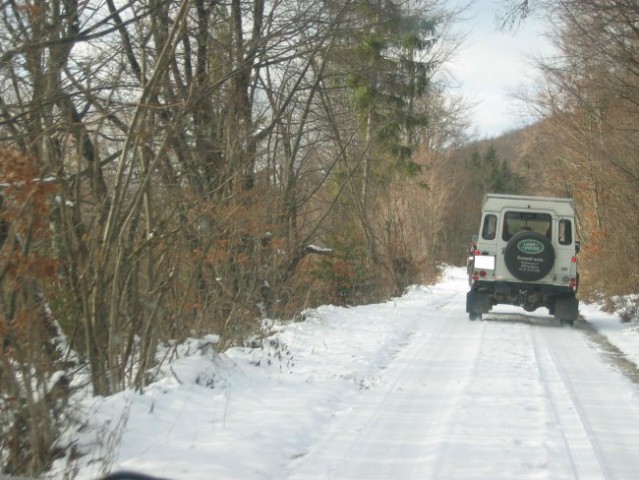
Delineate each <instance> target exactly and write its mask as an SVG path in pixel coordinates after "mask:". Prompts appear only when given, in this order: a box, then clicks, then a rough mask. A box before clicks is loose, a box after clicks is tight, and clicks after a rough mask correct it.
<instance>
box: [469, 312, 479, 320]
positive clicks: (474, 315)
mask: <svg viewBox="0 0 639 480" xmlns="http://www.w3.org/2000/svg"><path fill="white" fill-rule="evenodd" d="M468 318H470V320H471V321H475V320H481V313H469V314H468Z"/></svg>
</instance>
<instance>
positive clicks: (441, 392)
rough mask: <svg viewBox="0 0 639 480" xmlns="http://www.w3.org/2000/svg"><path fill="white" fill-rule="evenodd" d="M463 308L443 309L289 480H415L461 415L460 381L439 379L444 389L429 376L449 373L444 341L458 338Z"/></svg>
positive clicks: (311, 452) (329, 431)
mask: <svg viewBox="0 0 639 480" xmlns="http://www.w3.org/2000/svg"><path fill="white" fill-rule="evenodd" d="M458 309H459V307H458V306H457V305H456V306H455V310H454V311H449V309H447V308H446V305H441V308H440V309H438V310H437V312H436V313H435V314H434V316H433V317H431V318H429V319H428V321H425V323H424V325H423V326H422V328H420V330H419V332H418V333H417V334H416V335H415V337H413V339H412V342H411V343H410V344H409V345H408V346H407V348H406V349H404V350H403V351H401V352H400V353H398V355H397V357H396V358H395V360H394V361H393V362H392V364H391V365H389V367H388V369H387V370H386V372H385V375H384V379H383V382H380V383H379V384H378V389H377V390H375V391H367V392H363V395H362V397H361V398H360V399H359V401H358V402H357V403H356V404H354V405H353V406H352V408H351V409H350V411H349V412H342V413H341V414H340V415H339V417H340V418H338V420H337V421H336V423H335V424H334V425H332V426H331V428H330V429H329V430H328V431H327V432H326V433H325V435H324V436H323V439H322V440H321V441H320V442H319V443H318V444H316V445H315V447H314V448H313V449H312V450H311V451H310V452H309V453H308V455H306V456H305V457H304V458H301V459H299V461H296V462H294V463H293V465H292V467H293V468H292V471H293V473H292V474H291V476H290V477H289V478H291V479H294V478H295V479H310V478H362V479H364V478H366V479H367V480H368V479H375V478H385V479H386V478H402V479H407V478H411V472H412V471H413V470H414V469H415V467H416V466H417V463H419V461H420V459H422V453H423V451H424V443H425V442H426V443H431V444H433V443H434V444H437V442H438V438H439V433H438V429H440V428H444V429H445V428H446V424H447V423H448V422H447V421H443V420H444V419H446V418H450V417H451V415H452V414H453V413H454V411H456V408H455V407H454V405H453V404H452V403H451V399H455V398H459V391H460V384H459V378H445V377H442V376H439V377H438V378H439V381H442V380H445V381H444V383H443V384H442V383H437V382H436V381H434V380H430V377H429V375H428V372H429V371H431V370H432V369H443V368H448V365H446V364H447V363H449V362H448V361H447V360H446V358H447V356H446V355H444V354H443V352H444V350H449V351H448V352H447V355H448V356H450V355H451V353H453V352H450V348H449V345H448V344H447V343H446V342H445V341H444V342H442V338H447V337H449V336H455V333H454V332H455V330H456V329H457V328H459V325H460V320H459V312H458ZM424 314H425V315H427V314H431V315H433V312H432V311H430V312H424ZM464 323H465V322H464ZM478 327H479V325H478ZM438 352H439V353H438ZM457 354H460V352H457ZM470 356H471V357H474V356H475V354H474V353H471V354H470ZM382 387H383V389H382ZM407 387H412V388H407ZM340 420H341V421H340ZM416 425H423V426H424V428H423V429H416V428H415V426H416ZM429 430H430V432H429ZM441 433H442V434H445V430H442V431H441ZM380 450H382V451H383V452H384V455H383V458H382V457H380V456H379V451H380ZM398 468H402V470H401V471H398ZM415 478H424V477H423V476H421V475H419V476H417V477H415Z"/></svg>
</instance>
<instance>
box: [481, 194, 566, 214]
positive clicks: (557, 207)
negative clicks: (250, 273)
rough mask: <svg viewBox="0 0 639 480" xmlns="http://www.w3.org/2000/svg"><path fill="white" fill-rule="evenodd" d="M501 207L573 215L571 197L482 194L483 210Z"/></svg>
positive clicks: (494, 209)
mask: <svg viewBox="0 0 639 480" xmlns="http://www.w3.org/2000/svg"><path fill="white" fill-rule="evenodd" d="M503 208H525V209H544V210H553V211H554V212H556V213H557V214H559V215H574V214H575V211H574V206H573V202H572V199H570V198H562V197H536V196H533V195H506V194H500V193H488V194H486V195H485V196H484V210H492V211H499V210H502V209H503Z"/></svg>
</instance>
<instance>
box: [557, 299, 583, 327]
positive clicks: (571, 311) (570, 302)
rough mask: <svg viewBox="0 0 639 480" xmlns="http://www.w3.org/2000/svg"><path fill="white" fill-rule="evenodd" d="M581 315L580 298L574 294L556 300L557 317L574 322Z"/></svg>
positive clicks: (563, 320)
mask: <svg viewBox="0 0 639 480" xmlns="http://www.w3.org/2000/svg"><path fill="white" fill-rule="evenodd" d="M578 315H579V300H577V298H576V297H575V296H574V295H569V296H566V297H559V298H557V299H556V300H555V318H556V319H557V320H560V321H562V322H568V323H572V322H574V321H575V320H577V316H578Z"/></svg>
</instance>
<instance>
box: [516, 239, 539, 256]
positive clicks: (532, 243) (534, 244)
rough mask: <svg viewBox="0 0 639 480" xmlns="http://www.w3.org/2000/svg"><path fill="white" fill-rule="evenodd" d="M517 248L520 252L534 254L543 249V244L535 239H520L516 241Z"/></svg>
mask: <svg viewBox="0 0 639 480" xmlns="http://www.w3.org/2000/svg"><path fill="white" fill-rule="evenodd" d="M517 248H518V249H519V251H520V252H523V253H526V254H528V255H536V254H538V253H541V252H543V251H544V244H543V243H541V242H539V241H537V240H530V239H527V240H522V241H520V242H519V243H517Z"/></svg>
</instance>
